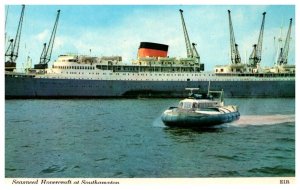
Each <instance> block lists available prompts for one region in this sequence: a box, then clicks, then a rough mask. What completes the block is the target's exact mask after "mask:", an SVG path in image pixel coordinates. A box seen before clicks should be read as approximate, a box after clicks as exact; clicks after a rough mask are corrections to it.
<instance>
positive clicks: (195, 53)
mask: <svg viewBox="0 0 300 190" xmlns="http://www.w3.org/2000/svg"><path fill="white" fill-rule="evenodd" d="M196 45H197V44H195V43H192V46H193V52H194V55H195V58H196V59H197V60H198V63H200V55H199V53H198V51H197V49H196Z"/></svg>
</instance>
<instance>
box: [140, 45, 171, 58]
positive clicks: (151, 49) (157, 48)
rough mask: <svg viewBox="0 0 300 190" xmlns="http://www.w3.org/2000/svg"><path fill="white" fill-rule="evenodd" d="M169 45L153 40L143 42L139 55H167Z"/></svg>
mask: <svg viewBox="0 0 300 190" xmlns="http://www.w3.org/2000/svg"><path fill="white" fill-rule="evenodd" d="M168 47H169V46H168V45H165V44H157V43H152V42H141V44H140V47H139V53H138V57H139V58H141V57H167V56H168Z"/></svg>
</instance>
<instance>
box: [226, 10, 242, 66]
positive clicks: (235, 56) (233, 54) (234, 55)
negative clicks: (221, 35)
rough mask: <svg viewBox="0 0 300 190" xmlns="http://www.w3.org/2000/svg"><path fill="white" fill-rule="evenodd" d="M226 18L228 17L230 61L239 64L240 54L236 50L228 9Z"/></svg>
mask: <svg viewBox="0 0 300 190" xmlns="http://www.w3.org/2000/svg"><path fill="white" fill-rule="evenodd" d="M228 18H229V31H230V47H231V62H232V64H239V63H241V56H240V53H239V50H238V45H237V44H236V43H235V37H234V32H233V26H232V21H231V15H230V10H228Z"/></svg>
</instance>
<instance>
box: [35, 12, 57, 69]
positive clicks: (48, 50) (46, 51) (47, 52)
mask: <svg viewBox="0 0 300 190" xmlns="http://www.w3.org/2000/svg"><path fill="white" fill-rule="evenodd" d="M59 15H60V10H58V11H57V15H56V19H55V23H54V26H53V29H52V33H51V37H50V40H49V43H48V46H47V44H46V43H44V44H43V45H44V47H43V50H42V53H41V56H40V62H39V64H36V65H34V67H35V69H46V68H48V63H49V62H50V59H51V54H52V50H53V45H54V39H55V35H56V30H57V25H58V20H59Z"/></svg>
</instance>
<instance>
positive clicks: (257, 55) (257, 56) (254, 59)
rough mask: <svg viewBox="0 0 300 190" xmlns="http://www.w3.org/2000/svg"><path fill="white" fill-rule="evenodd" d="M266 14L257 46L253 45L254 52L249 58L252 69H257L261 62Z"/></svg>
mask: <svg viewBox="0 0 300 190" xmlns="http://www.w3.org/2000/svg"><path fill="white" fill-rule="evenodd" d="M265 17H266V12H264V13H263V19H262V23H261V27H260V32H259V37H258V41H257V44H254V45H253V51H252V53H251V55H250V57H249V64H250V65H251V66H252V67H257V64H258V63H260V61H261V52H262V43H263V35H264V25H265Z"/></svg>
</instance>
